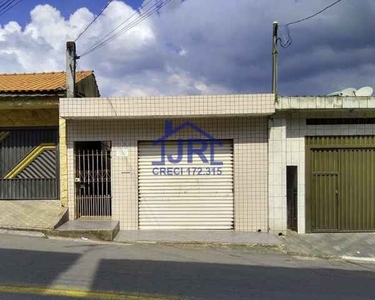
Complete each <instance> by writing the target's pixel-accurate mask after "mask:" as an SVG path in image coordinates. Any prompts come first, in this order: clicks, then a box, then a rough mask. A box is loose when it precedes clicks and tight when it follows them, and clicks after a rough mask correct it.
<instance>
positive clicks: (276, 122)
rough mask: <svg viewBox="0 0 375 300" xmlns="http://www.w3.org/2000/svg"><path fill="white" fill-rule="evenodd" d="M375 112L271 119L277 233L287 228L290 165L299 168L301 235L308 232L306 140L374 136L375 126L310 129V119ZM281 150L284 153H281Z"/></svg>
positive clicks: (271, 200)
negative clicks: (328, 137)
mask: <svg viewBox="0 0 375 300" xmlns="http://www.w3.org/2000/svg"><path fill="white" fill-rule="evenodd" d="M373 116H374V114H372V113H368V112H367V113H365V112H351V113H350V112H346V113H339V112H335V113H312V112H310V113H307V112H306V113H305V112H296V113H290V114H281V113H280V114H278V115H276V116H274V117H273V118H272V119H271V120H270V136H269V162H270V164H269V194H270V198H269V224H270V230H271V231H273V232H285V231H286V229H287V219H286V216H287V210H286V209H287V208H286V166H297V168H298V232H299V233H305V225H306V219H305V196H306V194H305V137H306V136H325V135H326V136H329V135H374V134H375V124H366V125H363V124H362V125H349V124H346V125H315V126H311V125H309V126H307V125H306V118H341V117H342V118H363V117H373ZM280 149H281V151H282V152H279V151H280Z"/></svg>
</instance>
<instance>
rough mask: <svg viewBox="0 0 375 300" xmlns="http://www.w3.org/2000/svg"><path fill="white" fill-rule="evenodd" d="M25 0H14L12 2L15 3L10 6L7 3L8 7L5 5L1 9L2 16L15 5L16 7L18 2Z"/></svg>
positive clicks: (0, 14)
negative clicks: (15, 0)
mask: <svg viewBox="0 0 375 300" xmlns="http://www.w3.org/2000/svg"><path fill="white" fill-rule="evenodd" d="M22 1H23V0H18V1H17V2H16V3H14V1H12V3H14V4H13V5H11V6H9V5H10V4H12V3H10V4H9V5H7V6H6V7H4V8H3V9H2V10H1V11H0V17H1V16H3V15H4V14H5V13H6V12H7V11H9V10H11V9H12V8H13V7H15V6H16V5H17V4H19V3H21V2H22Z"/></svg>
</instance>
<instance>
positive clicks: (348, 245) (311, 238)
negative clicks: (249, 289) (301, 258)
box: [282, 231, 375, 258]
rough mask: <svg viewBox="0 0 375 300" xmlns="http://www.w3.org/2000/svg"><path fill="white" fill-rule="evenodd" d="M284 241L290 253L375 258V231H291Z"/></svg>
mask: <svg viewBox="0 0 375 300" xmlns="http://www.w3.org/2000/svg"><path fill="white" fill-rule="evenodd" d="M282 241H283V242H284V243H285V248H286V250H287V251H288V253H290V254H301V255H309V256H320V257H322V256H323V257H341V258H342V257H343V258H345V257H356V258H375V233H313V234H297V233H295V232H291V231H290V232H288V234H287V235H286V236H285V237H283V238H282Z"/></svg>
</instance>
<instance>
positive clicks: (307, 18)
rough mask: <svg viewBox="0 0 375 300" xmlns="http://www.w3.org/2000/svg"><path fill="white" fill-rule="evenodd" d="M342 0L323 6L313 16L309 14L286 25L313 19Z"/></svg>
mask: <svg viewBox="0 0 375 300" xmlns="http://www.w3.org/2000/svg"><path fill="white" fill-rule="evenodd" d="M341 1H342V0H337V1H336V2H334V3H332V4H330V5H328V6H327V7H325V8H323V9H322V10H320V11H318V12H317V13H315V14H313V15H311V16H308V17H306V18H303V19H300V20H296V21H293V22H289V23H287V24H285V26H289V25H294V24H297V23H301V22H303V21H307V20H309V19H312V18H314V17H316V16H317V15H320V14H321V13H322V12H324V11H326V10H327V9H329V8H331V7H332V6H334V5H336V4H337V3H339V2H341Z"/></svg>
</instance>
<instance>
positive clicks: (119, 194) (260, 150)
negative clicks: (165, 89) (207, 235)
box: [67, 117, 268, 232]
mask: <svg viewBox="0 0 375 300" xmlns="http://www.w3.org/2000/svg"><path fill="white" fill-rule="evenodd" d="M185 120H186V119H176V120H174V121H173V122H174V126H178V125H179V124H181V123H182V122H184V121H185ZM190 121H192V122H194V123H195V124H196V125H198V126H199V127H200V128H202V129H203V130H205V131H206V132H209V133H210V134H212V135H214V136H215V137H216V138H218V139H233V143H234V145H233V147H234V149H233V151H234V153H233V154H234V202H235V203H234V206H235V216H234V217H235V230H238V231H257V230H259V229H260V230H262V231H263V232H265V231H267V230H268V175H267V174H268V156H267V150H268V146H267V135H268V123H267V118H266V117H242V118H239V117H238V118H209V119H192V120H190ZM163 134H164V120H96V121H95V120H91V121H89V120H85V121H79V120H76V121H73V120H67V146H68V157H67V161H68V201H69V203H68V207H69V214H70V218H71V219H74V211H75V205H74V198H75V191H74V142H75V141H112V172H111V174H112V196H113V202H112V211H113V219H114V220H119V221H120V227H121V229H122V230H137V229H138V180H137V177H138V170H137V167H138V163H137V157H138V142H139V141H150V140H155V139H158V138H160V137H161V136H162V135H163ZM198 137H201V136H200V135H197V134H196V133H195V132H193V131H191V130H187V131H186V132H185V131H183V132H180V134H179V135H178V136H175V137H174V138H175V139H178V138H198ZM124 146H125V147H127V148H128V150H129V152H128V153H129V155H128V156H127V157H123V156H121V155H117V154H116V153H120V152H121V147H124Z"/></svg>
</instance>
